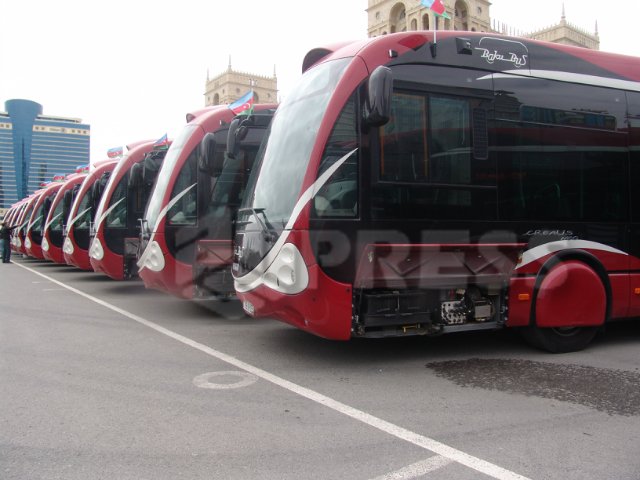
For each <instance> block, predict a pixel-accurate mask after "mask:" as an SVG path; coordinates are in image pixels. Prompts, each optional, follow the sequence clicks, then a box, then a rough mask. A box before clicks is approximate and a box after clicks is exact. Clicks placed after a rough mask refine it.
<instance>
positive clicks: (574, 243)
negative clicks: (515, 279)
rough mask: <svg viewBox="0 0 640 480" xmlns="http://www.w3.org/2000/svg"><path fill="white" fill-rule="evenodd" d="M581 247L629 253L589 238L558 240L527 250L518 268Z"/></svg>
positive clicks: (583, 248)
mask: <svg viewBox="0 0 640 480" xmlns="http://www.w3.org/2000/svg"><path fill="white" fill-rule="evenodd" d="M575 248H579V249H582V250H600V251H603V252H609V253H617V254H619V255H629V254H628V253H626V252H623V251H622V250H618V249H617V248H613V247H610V246H609V245H604V244H602V243H598V242H591V241H589V240H558V241H556V242H549V243H545V244H544V245H538V246H537V247H534V248H532V249H531V250H527V251H526V252H524V253H523V254H522V260H521V261H520V263H518V266H517V267H516V270H517V269H518V268H522V267H524V266H525V265H528V264H529V263H531V262H535V261H536V260H539V259H541V258H543V257H546V256H547V255H549V254H551V253H556V252H560V251H562V250H568V249H575Z"/></svg>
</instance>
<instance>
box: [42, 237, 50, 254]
mask: <svg viewBox="0 0 640 480" xmlns="http://www.w3.org/2000/svg"><path fill="white" fill-rule="evenodd" d="M41 246H42V250H44V251H45V252H48V251H49V242H47V239H46V238H43V239H42V243H41Z"/></svg>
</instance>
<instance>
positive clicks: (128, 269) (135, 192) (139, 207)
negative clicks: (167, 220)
mask: <svg viewBox="0 0 640 480" xmlns="http://www.w3.org/2000/svg"><path fill="white" fill-rule="evenodd" d="M166 153H167V149H166V148H162V149H156V150H152V151H150V152H148V153H147V154H146V155H145V156H144V158H143V160H142V161H140V162H138V163H135V164H133V165H132V166H131V169H130V170H129V173H127V175H126V177H124V178H123V180H122V181H123V182H124V184H126V185H127V187H126V189H127V193H126V211H127V215H126V217H127V220H126V234H125V235H124V238H123V239H122V245H123V246H124V251H123V254H124V275H125V278H130V277H132V276H134V275H136V274H137V272H138V266H137V260H138V258H139V255H140V253H141V252H140V251H139V250H140V232H141V230H140V228H141V222H142V219H143V218H144V212H145V209H146V206H147V203H148V201H149V198H150V196H151V191H152V190H153V185H154V183H155V180H156V178H157V176H158V173H159V172H160V167H161V166H162V161H163V160H164V157H165V155H166ZM127 177H128V178H127Z"/></svg>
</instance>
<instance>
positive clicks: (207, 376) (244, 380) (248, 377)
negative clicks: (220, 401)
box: [193, 372, 258, 390]
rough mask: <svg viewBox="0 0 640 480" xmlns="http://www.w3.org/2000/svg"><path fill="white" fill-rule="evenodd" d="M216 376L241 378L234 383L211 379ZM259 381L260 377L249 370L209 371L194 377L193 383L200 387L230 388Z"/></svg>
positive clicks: (246, 385)
mask: <svg viewBox="0 0 640 480" xmlns="http://www.w3.org/2000/svg"><path fill="white" fill-rule="evenodd" d="M214 377H236V378H239V380H236V381H234V382H233V383H215V382H212V381H211V379H212V378H214ZM257 381H258V377H256V376H255V375H253V374H251V373H248V372H209V373H203V374H202V375H198V376H197V377H196V378H194V379H193V384H194V385H195V386H196V387H199V388H209V389H211V390H229V389H232V388H242V387H248V386H249V385H252V384H254V383H256V382H257Z"/></svg>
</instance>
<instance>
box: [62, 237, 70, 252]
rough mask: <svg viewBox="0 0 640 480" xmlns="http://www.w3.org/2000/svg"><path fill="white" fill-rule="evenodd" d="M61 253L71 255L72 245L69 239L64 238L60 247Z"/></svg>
mask: <svg viewBox="0 0 640 480" xmlns="http://www.w3.org/2000/svg"><path fill="white" fill-rule="evenodd" d="M62 251H63V252H64V253H66V254H67V255H72V254H73V243H71V240H69V237H65V239H64V244H63V245H62Z"/></svg>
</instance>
